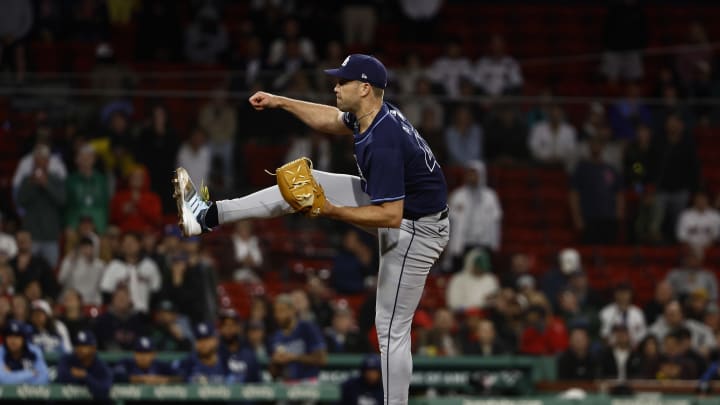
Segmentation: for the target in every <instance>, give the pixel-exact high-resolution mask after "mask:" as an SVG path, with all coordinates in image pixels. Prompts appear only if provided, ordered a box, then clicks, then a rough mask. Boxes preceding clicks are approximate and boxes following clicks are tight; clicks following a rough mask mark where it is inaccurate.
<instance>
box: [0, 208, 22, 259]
mask: <svg viewBox="0 0 720 405" xmlns="http://www.w3.org/2000/svg"><path fill="white" fill-rule="evenodd" d="M4 223H5V221H4V218H3V215H2V213H0V264H3V263H7V262H8V261H9V260H11V259H12V258H14V257H15V255H17V253H18V247H17V243H16V242H15V238H14V237H13V236H12V235H10V234H9V233H6V232H5V229H4V226H3V225H4Z"/></svg>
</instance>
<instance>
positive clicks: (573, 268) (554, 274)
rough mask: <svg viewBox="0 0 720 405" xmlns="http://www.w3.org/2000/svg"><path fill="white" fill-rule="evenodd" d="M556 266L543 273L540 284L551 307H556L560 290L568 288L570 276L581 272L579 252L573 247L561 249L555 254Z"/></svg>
mask: <svg viewBox="0 0 720 405" xmlns="http://www.w3.org/2000/svg"><path fill="white" fill-rule="evenodd" d="M557 262H558V265H557V267H553V268H552V269H551V270H549V271H546V272H545V274H543V277H542V281H541V283H540V286H541V288H542V291H543V293H544V294H545V296H546V297H548V299H550V302H551V303H553V307H555V308H557V307H558V305H557V304H558V301H557V299H558V296H559V294H560V292H561V291H563V290H565V289H566V288H568V285H569V283H570V278H571V277H572V275H573V274H574V273H578V272H582V271H583V270H582V262H581V259H580V253H579V252H578V251H577V250H576V249H573V248H565V249H562V250H561V251H560V252H559V253H558V256H557Z"/></svg>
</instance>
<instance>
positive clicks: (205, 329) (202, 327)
mask: <svg viewBox="0 0 720 405" xmlns="http://www.w3.org/2000/svg"><path fill="white" fill-rule="evenodd" d="M198 330H199V331H200V333H207V326H205V324H204V323H201V324H200V326H198Z"/></svg>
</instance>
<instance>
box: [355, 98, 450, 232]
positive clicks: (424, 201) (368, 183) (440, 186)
mask: <svg viewBox="0 0 720 405" xmlns="http://www.w3.org/2000/svg"><path fill="white" fill-rule="evenodd" d="M343 121H344V122H345V125H346V126H347V127H348V128H350V129H351V130H353V132H354V134H355V160H356V161H357V165H358V170H359V172H360V177H361V178H362V186H363V190H364V191H365V192H366V193H367V194H368V195H369V196H370V200H371V201H372V202H373V204H380V203H383V202H386V201H397V200H402V199H404V200H405V201H404V214H403V216H404V217H405V218H419V217H422V216H425V215H429V214H434V213H436V212H439V211H442V210H443V209H445V207H446V206H447V184H446V183H445V176H444V175H443V172H442V169H441V168H440V165H439V164H438V163H437V161H436V160H435V156H434V155H433V153H432V150H430V147H429V146H428V144H427V142H425V140H424V139H423V138H422V137H421V136H420V134H419V133H418V132H417V130H416V129H415V128H414V127H413V126H412V125H411V124H410V122H408V120H407V119H406V118H405V116H403V115H402V113H401V112H400V111H399V110H398V109H397V108H395V107H394V106H392V105H390V104H388V103H383V106H382V108H381V109H380V112H378V114H377V116H375V119H374V120H373V122H372V124H370V127H368V129H367V130H366V131H365V132H363V133H360V132H359V123H358V121H357V117H355V115H354V114H352V113H347V112H346V113H344V114H343Z"/></svg>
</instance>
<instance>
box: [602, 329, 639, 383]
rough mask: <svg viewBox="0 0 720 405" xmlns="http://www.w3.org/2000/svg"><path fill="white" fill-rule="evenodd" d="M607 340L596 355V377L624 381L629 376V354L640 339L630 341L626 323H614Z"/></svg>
mask: <svg viewBox="0 0 720 405" xmlns="http://www.w3.org/2000/svg"><path fill="white" fill-rule="evenodd" d="M641 341H642V340H641ZM608 342H609V343H608V344H607V345H605V346H604V347H603V348H602V349H601V350H600V352H599V353H598V356H597V359H598V377H601V378H606V379H613V380H620V381H625V380H627V379H628V378H630V377H631V375H630V372H629V371H630V367H631V364H630V355H631V354H632V351H633V347H635V346H636V345H637V344H639V343H640V341H638V342H633V341H632V339H631V336H630V330H629V329H628V326H627V324H624V323H616V324H614V325H613V326H612V328H611V331H610V337H609V338H608Z"/></svg>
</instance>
